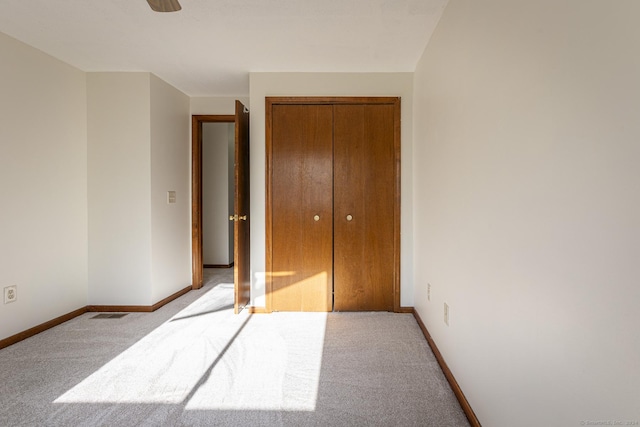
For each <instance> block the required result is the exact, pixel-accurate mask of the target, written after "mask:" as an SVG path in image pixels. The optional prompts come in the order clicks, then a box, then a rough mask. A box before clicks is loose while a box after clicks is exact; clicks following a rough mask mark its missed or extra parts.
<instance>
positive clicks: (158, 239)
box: [150, 74, 191, 303]
mask: <svg viewBox="0 0 640 427" xmlns="http://www.w3.org/2000/svg"><path fill="white" fill-rule="evenodd" d="M189 108H190V103H189V97H188V96H187V95H185V94H184V93H182V92H180V91H179V90H177V89H176V88H174V87H173V86H171V85H169V84H168V83H166V82H164V81H163V80H161V79H159V78H158V77H156V76H155V75H153V74H151V122H150V126H151V266H152V268H151V283H152V291H151V302H152V303H156V302H158V301H160V300H162V299H164V298H166V297H167V296H169V295H172V294H173V293H175V292H177V291H179V290H181V289H184V288H185V287H187V286H189V285H190V284H191V203H190V193H191V175H190V173H189V170H190V164H191V157H190V154H189V153H190V147H191V141H190V139H189V128H190V124H191V118H190V115H189ZM168 191H175V192H176V203H174V204H169V203H168V202H167V192H168Z"/></svg>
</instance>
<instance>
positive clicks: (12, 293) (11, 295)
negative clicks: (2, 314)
mask: <svg viewBox="0 0 640 427" xmlns="http://www.w3.org/2000/svg"><path fill="white" fill-rule="evenodd" d="M17 299H18V287H17V286H16V285H13V286H7V287H6V288H4V303H5V304H9V303H10V302H14V301H15V300H17Z"/></svg>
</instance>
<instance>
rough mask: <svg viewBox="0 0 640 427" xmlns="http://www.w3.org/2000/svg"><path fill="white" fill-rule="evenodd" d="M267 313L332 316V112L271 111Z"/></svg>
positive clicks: (322, 108)
mask: <svg viewBox="0 0 640 427" xmlns="http://www.w3.org/2000/svg"><path fill="white" fill-rule="evenodd" d="M271 118H272V121H271V132H272V133H271V160H270V162H271V163H270V164H271V186H270V189H271V195H270V196H271V228H272V230H271V233H270V235H271V236H272V237H271V245H272V246H271V251H270V252H271V254H272V258H271V269H270V273H271V278H270V280H271V294H270V298H271V308H272V310H273V311H331V310H332V299H333V295H332V289H333V176H332V170H333V129H332V121H333V107H332V106H331V105H273V107H272V110H271Z"/></svg>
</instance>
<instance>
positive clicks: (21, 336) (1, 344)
mask: <svg viewBox="0 0 640 427" xmlns="http://www.w3.org/2000/svg"><path fill="white" fill-rule="evenodd" d="M190 290H191V286H187V287H186V288H184V289H181V290H179V291H178V292H176V293H175V294H173V295H170V296H168V297H167V298H165V299H163V300H162V301H159V302H157V303H155V304H154V305H88V306H86V307H82V308H79V309H77V310H74V311H72V312H71V313H67V314H64V315H62V316H60V317H56V318H55V319H53V320H49V321H48V322H44V323H42V324H40V325H38V326H34V327H33V328H30V329H27V330H26V331H23V332H19V333H17V334H15V335H12V336H10V337H8V338H4V339H1V340H0V349H3V348H5V347H9V346H10V345H13V344H15V343H18V342H20V341H22V340H25V339H27V338H30V337H32V336H34V335H37V334H39V333H40V332H44V331H46V330H47V329H51V328H53V327H54V326H58V325H61V324H62V323H64V322H66V321H69V320H71V319H73V318H74V317H78V316H80V315H81V314H84V313H87V312H96V311H100V312H107V313H112V312H120V313H122V312H126V313H134V312H142V313H150V312H152V311H156V310H157V309H159V308H160V307H162V306H163V305H165V304H168V303H170V302H171V301H173V300H174V299H176V298H178V297H181V296H182V295H184V294H186V293H187V292H189V291H190Z"/></svg>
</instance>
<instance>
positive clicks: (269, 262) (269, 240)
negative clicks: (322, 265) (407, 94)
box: [265, 96, 403, 313]
mask: <svg viewBox="0 0 640 427" xmlns="http://www.w3.org/2000/svg"><path fill="white" fill-rule="evenodd" d="M323 104H330V105H341V104H342V105H344V104H355V105H359V104H389V105H393V106H394V137H393V138H394V141H393V146H394V152H395V170H394V173H395V183H394V221H393V250H394V260H393V263H394V283H393V310H394V312H396V313H398V312H403V307H401V306H400V246H401V244H400V194H401V193H400V185H401V171H400V153H401V138H400V125H401V122H400V117H401V116H400V97H362V96H359V97H350V96H321V97H315V96H311V97H290V96H271V97H265V133H266V134H265V151H266V153H265V154H266V155H265V157H266V165H265V166H266V177H265V185H266V188H265V199H266V200H265V202H266V206H265V235H266V236H265V237H266V242H265V267H266V275H265V276H266V277H265V292H266V295H265V311H266V312H267V313H270V312H271V311H272V300H273V293H272V291H273V282H272V273H273V229H272V228H273V218H272V208H273V204H272V194H271V193H272V192H271V185H272V171H273V163H272V143H273V142H272V120H273V117H272V115H271V113H272V107H273V106H274V105H323Z"/></svg>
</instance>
